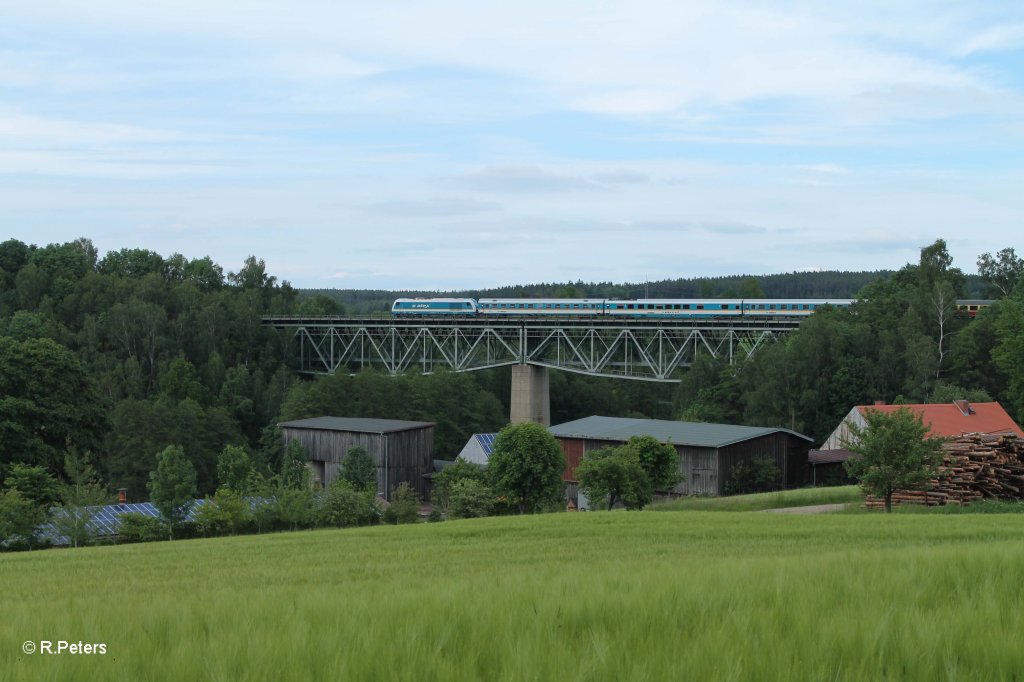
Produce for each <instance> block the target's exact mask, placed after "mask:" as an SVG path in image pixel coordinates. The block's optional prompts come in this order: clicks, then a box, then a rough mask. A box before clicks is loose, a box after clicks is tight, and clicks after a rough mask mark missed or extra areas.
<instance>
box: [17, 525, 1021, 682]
mask: <svg viewBox="0 0 1024 682" xmlns="http://www.w3.org/2000/svg"><path fill="white" fill-rule="evenodd" d="M1022 537H1024V515H1019V514H976V515H970V514H963V515H946V516H939V515H914V514H894V515H889V516H886V515H883V514H824V515H815V516H796V515H779V514H757V513H743V512H716V513H709V512H680V513H654V512H635V513H634V512H630V513H626V512H612V513H601V512H597V513H577V514H566V513H562V514H550V515H545V516H533V517H505V518H487V519H474V520H466V521H450V522H445V523H439V524H428V525H416V526H397V527H375V528H367V529H351V530H320V531H308V532H298V533H281V534H274V535H265V536H245V537H231V538H223V539H208V540H185V541H176V542H173V543H166V542H164V543H154V544H146V545H123V546H111V547H95V548H84V549H78V550H50V551H44V552H29V553H21V554H7V555H0V589H2V590H3V598H2V602H0V604H2V606H0V611H2V613H0V616H2V622H3V628H2V635H0V680H39V679H52V680H132V681H140V680H165V679H171V680H175V679H180V680H186V679H187V680H224V681H228V680H332V679H336V680H545V681H546V680H559V681H563V680H677V679H683V680H685V679H695V680H696V679H705V680H800V679H804V680H877V679H911V680H942V679H948V680H980V679H984V680H1014V679H1020V678H1021V677H1022V676H1024V647H1022V646H1021V642H1024V608H1022V606H1024V604H1022V601H1024V590H1022V589H1021V585H1022V584H1024V542H1022ZM43 639H47V640H60V639H64V640H70V641H79V640H81V641H83V642H102V643H105V644H106V646H107V653H106V654H105V655H91V656H89V655H67V654H64V655H46V654H40V653H36V654H34V655H26V654H24V653H22V642H23V641H25V640H34V641H38V640H43Z"/></svg>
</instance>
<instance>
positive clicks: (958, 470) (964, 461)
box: [865, 433, 1024, 509]
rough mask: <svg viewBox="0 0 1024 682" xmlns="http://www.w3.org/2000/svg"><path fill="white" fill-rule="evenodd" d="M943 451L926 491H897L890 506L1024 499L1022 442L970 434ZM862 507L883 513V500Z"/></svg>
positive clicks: (871, 500) (1012, 437) (872, 500)
mask: <svg viewBox="0 0 1024 682" xmlns="http://www.w3.org/2000/svg"><path fill="white" fill-rule="evenodd" d="M943 448H944V449H945V454H944V455H943V458H942V464H941V465H940V466H939V471H938V475H937V476H936V477H935V478H933V479H932V480H931V485H930V486H929V487H928V490H927V491H918V490H897V491H896V492H894V493H893V496H892V503H893V506H895V505H898V504H924V505H929V506H935V505H944V504H961V505H962V504H969V503H971V502H976V501H977V500H981V499H994V500H1021V499H1024V439H1021V438H1020V437H1018V436H1016V435H1009V436H995V435H989V434H983V433H971V434H967V435H963V436H958V437H956V438H951V439H950V440H948V441H946V443H945V445H943ZM865 506H866V507H867V508H868V509H884V508H885V500H884V499H883V498H879V497H871V496H869V497H868V498H867V501H866V502H865Z"/></svg>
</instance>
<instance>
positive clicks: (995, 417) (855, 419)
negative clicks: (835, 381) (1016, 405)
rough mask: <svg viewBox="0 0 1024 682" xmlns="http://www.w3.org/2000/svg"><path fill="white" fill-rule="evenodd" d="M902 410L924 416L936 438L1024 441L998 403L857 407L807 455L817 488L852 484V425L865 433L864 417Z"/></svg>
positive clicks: (879, 403) (1017, 428)
mask: <svg viewBox="0 0 1024 682" xmlns="http://www.w3.org/2000/svg"><path fill="white" fill-rule="evenodd" d="M901 407H905V408H907V409H909V410H911V411H913V412H916V413H917V414H919V415H921V418H922V420H923V421H924V423H925V425H927V426H928V428H929V430H930V431H931V433H932V435H934V436H942V437H948V438H952V437H955V436H962V435H963V434H965V433H990V434H995V435H1001V434H1017V435H1018V436H1021V437H1022V438H1024V430H1021V428H1020V426H1019V425H1018V424H1017V422H1015V421H1013V419H1012V418H1011V417H1010V415H1009V414H1007V413H1006V410H1004V409H1003V406H1002V405H1000V404H999V403H971V402H968V401H966V400H954V401H953V402H951V403H936V404H932V405H886V404H885V403H881V402H877V403H875V404H874V405H858V406H857V407H855V408H853V409H852V410H850V413H849V414H847V415H846V417H845V418H844V419H843V421H842V423H841V424H840V425H839V426H838V427H836V430H835V431H833V432H832V435H830V436H829V437H828V438H827V439H826V440H825V442H824V443H823V444H822V446H821V449H819V450H811V451H810V453H808V457H807V463H808V466H809V467H810V472H809V478H810V480H811V481H812V482H813V483H814V485H820V484H821V483H822V482H825V481H827V480H828V479H832V481H834V482H840V481H842V480H844V479H845V480H849V479H848V477H847V475H846V472H845V470H844V469H843V468H842V463H843V462H844V461H846V460H847V459H848V458H850V457H856V455H855V454H854V453H852V452H850V451H849V450H846V449H845V448H844V443H845V440H846V439H847V438H849V437H850V424H856V425H857V426H858V427H859V428H862V429H863V428H865V427H866V426H867V421H866V420H865V418H864V413H865V412H867V411H868V410H878V411H879V412H889V413H891V412H895V411H896V410H898V409H900V408H901Z"/></svg>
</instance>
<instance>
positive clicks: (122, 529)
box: [117, 513, 167, 543]
mask: <svg viewBox="0 0 1024 682" xmlns="http://www.w3.org/2000/svg"><path fill="white" fill-rule="evenodd" d="M118 519H119V520H120V522H121V523H120V525H119V526H118V531H117V539H118V541H119V542H123V543H134V542H156V541H157V540H166V539H167V526H166V524H164V522H163V521H162V520H161V519H158V518H154V517H152V516H146V515H145V514H135V513H132V514H121V516H119V517H118Z"/></svg>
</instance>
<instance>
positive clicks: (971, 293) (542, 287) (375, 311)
mask: <svg viewBox="0 0 1024 682" xmlns="http://www.w3.org/2000/svg"><path fill="white" fill-rule="evenodd" d="M999 262H1000V261H999V259H998V257H996V258H994V259H993V263H994V265H996V266H998V265H999ZM980 265H981V264H980V263H979V266H980ZM892 275H893V273H892V272H891V271H887V270H878V271H875V272H840V271H834V270H829V271H821V272H790V273H782V274H774V275H730V276H725V277H693V278H680V279H669V280H658V281H655V282H642V283H633V284H616V283H614V282H584V281H582V280H577V281H575V282H548V283H540V284H522V285H511V286H505V287H497V288H493V289H466V290H462V291H419V290H406V291H385V290H382V289H306V290H302V291H301V292H300V293H301V295H302V296H308V297H311V298H312V297H316V298H318V300H321V301H322V300H324V299H327V300H331V301H333V302H334V304H335V305H336V306H338V308H339V309H342V310H344V311H345V312H346V313H348V314H352V315H379V314H384V313H386V312H387V311H389V310H390V309H391V304H392V302H394V300H395V299H396V298H399V297H405V298H430V297H436V296H466V297H472V298H481V297H483V298H487V297H502V298H519V297H522V298H623V299H634V298H853V297H854V296H856V295H857V294H858V293H859V292H860V291H861V290H862V289H863V288H864V287H866V286H867V285H868V284H871V283H872V282H875V281H877V280H879V279H882V278H887V277H891V276H892ZM965 284H966V286H965V287H964V289H963V292H962V293H963V295H964V297H967V298H980V297H981V296H983V295H984V294H985V288H986V284H985V281H984V280H983V278H982V277H981V276H980V275H968V276H967V279H966V281H965Z"/></svg>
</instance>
